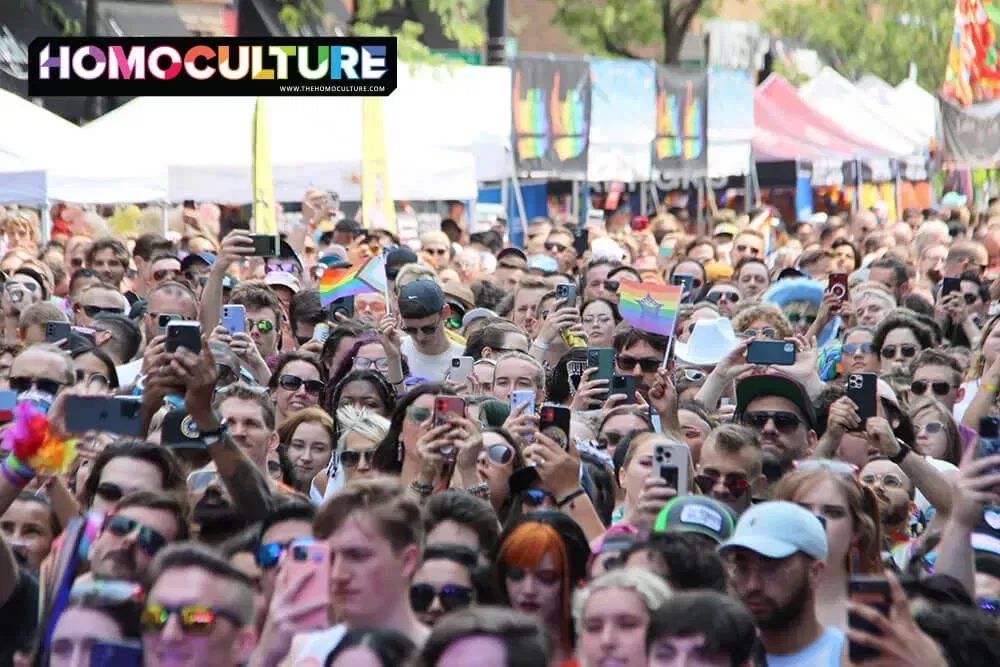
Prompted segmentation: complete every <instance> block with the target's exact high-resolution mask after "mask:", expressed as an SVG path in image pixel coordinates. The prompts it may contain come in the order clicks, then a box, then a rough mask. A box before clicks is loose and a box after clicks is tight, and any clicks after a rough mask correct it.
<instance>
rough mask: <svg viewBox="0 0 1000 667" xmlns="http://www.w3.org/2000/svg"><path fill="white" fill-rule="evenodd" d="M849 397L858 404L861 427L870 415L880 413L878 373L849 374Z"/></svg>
mask: <svg viewBox="0 0 1000 667" xmlns="http://www.w3.org/2000/svg"><path fill="white" fill-rule="evenodd" d="M847 397H848V398H849V399H851V400H852V401H854V405H856V406H858V416H859V417H861V428H864V426H865V422H867V421H868V418H869V417H874V416H876V415H877V414H878V375H876V374H875V373H850V374H848V376H847Z"/></svg>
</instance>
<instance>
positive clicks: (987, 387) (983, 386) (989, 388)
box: [979, 381, 1000, 394]
mask: <svg viewBox="0 0 1000 667" xmlns="http://www.w3.org/2000/svg"><path fill="white" fill-rule="evenodd" d="M979 388H980V389H985V390H986V391H988V392H990V393H991V394H998V393H1000V389H997V388H996V387H994V386H993V385H991V384H986V383H985V382H982V381H980V382H979Z"/></svg>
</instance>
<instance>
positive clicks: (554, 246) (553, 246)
mask: <svg viewBox="0 0 1000 667" xmlns="http://www.w3.org/2000/svg"><path fill="white" fill-rule="evenodd" d="M568 247H569V246H568V245H563V244H562V243H554V242H553V241H546V242H545V249H546V250H555V251H556V252H566V248H568Z"/></svg>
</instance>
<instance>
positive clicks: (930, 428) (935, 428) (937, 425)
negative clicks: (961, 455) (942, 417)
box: [918, 422, 944, 435]
mask: <svg viewBox="0 0 1000 667" xmlns="http://www.w3.org/2000/svg"><path fill="white" fill-rule="evenodd" d="M943 430H944V424H942V423H941V422H927V423H926V424H924V425H923V426H922V427H921V428H920V430H919V431H918V432H919V433H926V434H927V435H936V434H938V433H940V432H941V431H943Z"/></svg>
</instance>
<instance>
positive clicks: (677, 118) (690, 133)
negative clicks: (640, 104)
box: [653, 66, 708, 181]
mask: <svg viewBox="0 0 1000 667" xmlns="http://www.w3.org/2000/svg"><path fill="white" fill-rule="evenodd" d="M707 97H708V75H707V72H706V71H705V70H688V69H684V68H680V67H663V66H659V67H657V68H656V138H655V139H654V140H653V175H654V177H657V178H660V179H661V180H662V179H665V178H680V179H682V180H685V181H693V180H695V179H699V178H704V177H705V175H706V174H707V173H708V141H707V134H708V112H707Z"/></svg>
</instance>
